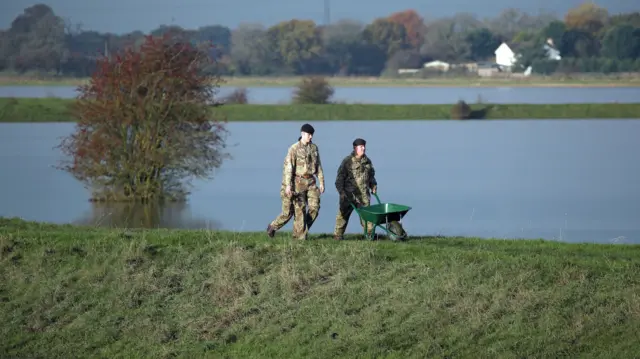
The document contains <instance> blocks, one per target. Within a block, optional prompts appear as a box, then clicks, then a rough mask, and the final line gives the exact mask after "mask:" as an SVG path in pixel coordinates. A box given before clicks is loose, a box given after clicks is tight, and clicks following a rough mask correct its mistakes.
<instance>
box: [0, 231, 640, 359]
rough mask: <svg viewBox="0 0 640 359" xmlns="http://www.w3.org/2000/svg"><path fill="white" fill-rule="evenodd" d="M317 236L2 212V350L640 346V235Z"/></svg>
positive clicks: (246, 351)
mask: <svg viewBox="0 0 640 359" xmlns="http://www.w3.org/2000/svg"><path fill="white" fill-rule="evenodd" d="M311 239H315V240H310V241H305V242H299V241H292V240H291V239H290V238H289V237H288V235H278V236H277V237H276V238H275V239H274V240H269V239H267V238H266V236H265V234H263V233H259V234H251V233H243V234H240V233H225V232H210V231H183V230H145V231H142V230H141V231H136V230H128V231H126V230H121V229H97V228H91V227H86V228H82V227H72V226H55V225H49V224H38V223H31V222H23V221H18V220H7V219H2V218H0V277H1V278H2V280H1V281H0V302H2V305H0V321H2V323H3V325H2V326H1V328H0V336H1V337H2V338H3V340H2V341H0V356H2V357H7V358H11V357H22V358H26V357H31V358H34V357H66V358H70V357H109V358H133V357H148V358H168V357H175V356H178V357H189V358H201V357H211V358H224V357H229V358H240V357H255V358H337V357H342V358H356V357H375V356H381V357H382V356H384V357H389V358H414V357H420V358H423V357H456V358H459V357H467V358H471V357H474V358H478V357H493V358H497V357H509V358H521V357H543V358H555V357H566V356H571V357H591V358H630V357H632V356H634V355H637V353H640V332H638V328H640V276H638V273H639V272H640V246H638V245H604V244H603V245H597V244H567V243H556V242H546V241H530V240H483V239H472V238H467V239H465V238H436V237H433V238H412V239H411V240H410V241H408V242H405V243H396V242H389V241H379V242H369V241H351V240H347V241H343V242H335V241H333V240H331V239H328V237H318V236H315V237H311ZM634 353H635V354H634Z"/></svg>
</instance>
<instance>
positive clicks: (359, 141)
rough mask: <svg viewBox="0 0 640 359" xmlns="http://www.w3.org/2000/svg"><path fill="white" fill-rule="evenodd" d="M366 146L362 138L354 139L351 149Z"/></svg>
mask: <svg viewBox="0 0 640 359" xmlns="http://www.w3.org/2000/svg"><path fill="white" fill-rule="evenodd" d="M366 145H367V141H365V140H363V139H362V138H356V139H355V140H354V141H353V147H356V146H366Z"/></svg>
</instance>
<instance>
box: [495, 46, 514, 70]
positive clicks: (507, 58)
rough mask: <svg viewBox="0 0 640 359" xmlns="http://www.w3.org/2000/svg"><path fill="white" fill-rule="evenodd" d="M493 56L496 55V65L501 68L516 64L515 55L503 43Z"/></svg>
mask: <svg viewBox="0 0 640 359" xmlns="http://www.w3.org/2000/svg"><path fill="white" fill-rule="evenodd" d="M494 54H495V55H496V64H498V65H500V66H501V67H507V68H510V67H511V66H513V65H514V64H515V63H516V54H515V53H514V52H513V51H512V50H511V48H510V47H509V45H507V44H506V43H504V42H503V43H502V44H500V46H498V48H497V49H496V51H494Z"/></svg>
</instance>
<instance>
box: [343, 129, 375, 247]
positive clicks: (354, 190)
mask: <svg viewBox="0 0 640 359" xmlns="http://www.w3.org/2000/svg"><path fill="white" fill-rule="evenodd" d="M366 144H367V142H366V141H365V140H363V139H361V138H358V139H356V140H355V141H353V152H352V153H351V154H350V155H349V156H347V157H345V158H344V159H343V160H342V163H341V164H340V167H338V174H337V176H336V189H337V190H338V194H339V195H340V205H339V209H338V214H337V215H336V227H335V229H334V232H333V236H334V238H335V239H337V240H341V239H343V236H344V232H345V230H346V229H347V224H348V223H349V217H350V216H351V212H353V207H351V204H350V203H351V202H353V204H355V205H356V207H361V206H368V205H369V204H370V197H371V193H370V192H369V191H370V190H371V192H373V193H376V191H377V187H378V183H377V182H376V171H375V169H374V168H373V164H372V163H371V160H370V159H369V157H367V155H366V154H365V151H366ZM360 225H361V226H362V227H363V228H364V221H363V220H362V219H361V220H360ZM367 227H368V228H367V233H368V234H372V233H373V229H374V226H373V224H372V223H369V225H368V226H367Z"/></svg>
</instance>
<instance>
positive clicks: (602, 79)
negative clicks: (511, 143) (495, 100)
mask: <svg viewBox="0 0 640 359" xmlns="http://www.w3.org/2000/svg"><path fill="white" fill-rule="evenodd" d="M223 79H224V81H225V82H224V83H223V84H222V86H234V87H263V86H268V87H291V86H295V85H297V84H298V83H299V82H300V81H301V79H302V77H300V76H284V77H283V76H273V77H227V76H224V77H223ZM328 79H329V82H330V84H331V85H333V86H338V87H502V86H509V87H511V86H514V87H582V86H590V87H636V86H640V76H619V75H616V74H613V75H602V74H595V75H590V74H577V75H572V76H561V75H556V76H531V77H529V78H510V79H509V78H483V77H464V76H462V77H434V78H426V79H420V78H385V77H366V76H353V77H328ZM87 82H88V79H86V78H64V77H62V78H61V77H37V76H15V75H4V76H2V75H0V86H16V85H20V86H77V85H81V84H85V83H87Z"/></svg>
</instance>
